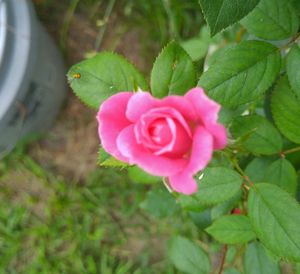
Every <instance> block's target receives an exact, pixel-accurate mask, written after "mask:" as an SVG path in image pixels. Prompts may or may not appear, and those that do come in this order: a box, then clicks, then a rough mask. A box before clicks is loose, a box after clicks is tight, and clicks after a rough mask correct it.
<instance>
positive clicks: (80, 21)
mask: <svg viewBox="0 0 300 274" xmlns="http://www.w3.org/2000/svg"><path fill="white" fill-rule="evenodd" d="M55 2H56V1H55ZM48 9H49V10H47V11H48V13H49V12H50V14H51V13H52V14H54V15H53V16H47V14H46V11H44V10H43V9H42V10H41V14H40V18H41V19H43V21H44V23H45V25H46V28H47V29H48V31H49V33H50V34H51V35H52V36H53V37H54V39H55V40H56V41H59V40H60V34H61V33H60V31H59V30H61V29H62V27H63V18H64V15H65V14H66V12H67V6H66V4H62V3H60V4H59V5H58V6H57V7H56V11H55V12H54V7H53V6H51V7H48ZM98 31H99V27H97V26H96V23H95V22H92V21H91V20H90V19H89V17H88V15H87V14H83V13H75V14H74V15H73V16H72V20H71V22H70V26H69V29H68V35H67V36H66V37H67V38H66V41H65V47H66V48H65V53H66V54H65V60H66V64H67V66H70V65H72V64H74V63H76V62H79V61H81V60H83V59H84V58H85V57H86V54H87V53H91V52H94V50H95V41H96V39H97V35H98ZM139 37H140V30H138V29H131V30H130V31H128V29H127V28H126V26H124V22H122V20H121V19H120V17H119V16H118V14H117V13H113V14H112V15H111V17H110V20H109V23H108V25H107V29H106V32H105V35H104V39H103V42H102V44H101V50H114V51H116V52H119V53H121V54H122V55H124V56H126V57H127V58H128V59H129V60H130V61H131V62H133V63H134V64H136V65H137V67H139V68H140V69H141V70H143V71H145V70H147V69H148V67H149V60H146V59H145V58H143V57H142V46H141V41H140V40H139ZM95 115H96V112H95V111H91V110H89V109H88V108H87V107H86V106H84V105H83V104H82V103H81V102H80V101H79V100H78V99H77V98H76V97H75V96H74V95H73V93H72V92H71V91H69V93H68V98H67V102H66V105H65V107H64V109H63V110H62V112H61V114H60V116H59V119H58V120H57V121H56V123H55V125H54V126H53V128H52V129H51V130H50V131H49V134H48V136H47V137H46V138H45V139H43V140H42V141H40V142H37V143H34V144H32V145H31V147H30V150H29V153H30V155H31V156H32V157H33V158H34V159H35V160H36V161H38V162H39V163H40V164H41V165H42V166H43V167H45V168H47V169H48V170H51V171H54V172H55V173H56V174H59V175H62V176H63V177H64V178H66V179H67V180H71V181H78V180H82V181H83V180H84V179H85V178H86V176H87V175H88V174H89V173H90V172H91V171H92V170H94V169H95V168H96V158H97V151H98V146H99V139H98V136H97V123H96V120H95Z"/></svg>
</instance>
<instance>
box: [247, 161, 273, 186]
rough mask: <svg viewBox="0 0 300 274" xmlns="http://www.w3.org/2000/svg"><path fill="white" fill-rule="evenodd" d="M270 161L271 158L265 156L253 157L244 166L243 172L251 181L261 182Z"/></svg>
mask: <svg viewBox="0 0 300 274" xmlns="http://www.w3.org/2000/svg"><path fill="white" fill-rule="evenodd" d="M272 161H273V160H272V159H270V158H267V157H260V158H254V159H253V160H252V161H251V162H250V163H249V164H248V165H247V166H246V169H245V173H246V175H247V176H248V177H249V178H250V180H251V181H252V182H255V183H259V182H263V181H264V179H265V174H266V170H267V168H268V167H269V166H270V164H271V163H272Z"/></svg>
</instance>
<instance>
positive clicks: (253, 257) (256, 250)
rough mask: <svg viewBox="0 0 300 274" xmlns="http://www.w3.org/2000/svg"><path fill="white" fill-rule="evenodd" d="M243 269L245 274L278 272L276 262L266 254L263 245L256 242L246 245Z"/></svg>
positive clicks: (274, 273)
mask: <svg viewBox="0 0 300 274" xmlns="http://www.w3.org/2000/svg"><path fill="white" fill-rule="evenodd" d="M244 269H245V274H280V269H279V265H278V263H276V262H275V261H273V260H272V259H271V258H270V257H269V256H268V255H267V253H266V251H265V249H264V247H263V246H262V245H261V244H260V243H258V242H253V243H250V244H249V245H247V249H246V252H245V256H244Z"/></svg>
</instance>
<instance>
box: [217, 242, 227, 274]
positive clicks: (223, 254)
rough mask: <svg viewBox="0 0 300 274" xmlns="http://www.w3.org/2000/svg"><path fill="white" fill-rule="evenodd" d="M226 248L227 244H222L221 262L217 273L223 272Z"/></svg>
mask: <svg viewBox="0 0 300 274" xmlns="http://www.w3.org/2000/svg"><path fill="white" fill-rule="evenodd" d="M227 250H228V246H227V245H224V247H223V252H222V259H221V264H220V267H219V272H218V274H222V273H223V269H224V264H225V259H226V254H227Z"/></svg>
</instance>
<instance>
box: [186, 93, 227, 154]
mask: <svg viewBox="0 0 300 274" xmlns="http://www.w3.org/2000/svg"><path fill="white" fill-rule="evenodd" d="M184 97H186V98H187V99H188V100H189V101H190V102H191V103H192V105H193V106H194V109H195V110H196V113H197V115H198V119H199V120H200V121H202V123H203V124H204V126H205V128H206V129H207V130H208V131H209V132H210V133H211V134H212V135H213V137H214V149H222V148H224V147H225V146H226V143H227V136H226V130H225V128H224V126H223V125H221V124H218V122H217V120H218V113H219V111H220V108H221V107H220V105H219V104H218V103H216V102H215V101H213V100H211V99H210V98H209V97H208V96H207V95H206V94H205V92H204V91H203V89H202V88H199V87H197V88H193V89H191V90H190V91H188V92H187V93H186V95H185V96H184Z"/></svg>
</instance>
